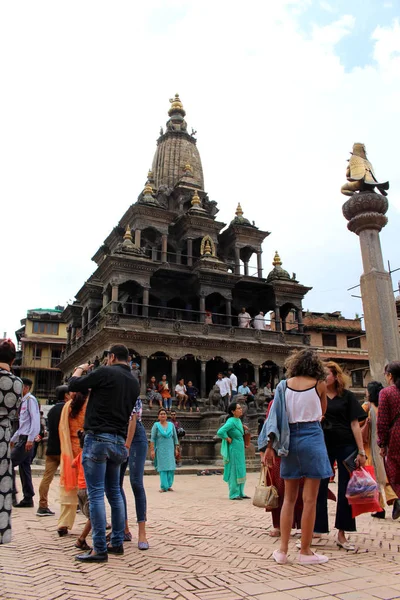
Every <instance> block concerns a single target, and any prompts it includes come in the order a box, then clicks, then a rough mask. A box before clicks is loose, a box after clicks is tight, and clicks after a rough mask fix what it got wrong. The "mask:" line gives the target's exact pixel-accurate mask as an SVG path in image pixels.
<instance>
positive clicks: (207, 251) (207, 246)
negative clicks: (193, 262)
mask: <svg viewBox="0 0 400 600" xmlns="http://www.w3.org/2000/svg"><path fill="white" fill-rule="evenodd" d="M204 255H205V256H211V255H212V248H211V244H210V240H208V239H207V240H206V243H205V244H204Z"/></svg>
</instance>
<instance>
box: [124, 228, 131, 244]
mask: <svg viewBox="0 0 400 600" xmlns="http://www.w3.org/2000/svg"><path fill="white" fill-rule="evenodd" d="M124 240H129V241H130V242H131V241H132V233H131V228H130V225H127V226H126V231H125V234H124Z"/></svg>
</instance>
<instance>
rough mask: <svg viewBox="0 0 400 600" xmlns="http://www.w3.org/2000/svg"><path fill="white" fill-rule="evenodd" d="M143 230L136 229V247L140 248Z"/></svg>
mask: <svg viewBox="0 0 400 600" xmlns="http://www.w3.org/2000/svg"><path fill="white" fill-rule="evenodd" d="M141 234H142V232H141V230H140V229H135V246H138V247H139V248H140V242H141Z"/></svg>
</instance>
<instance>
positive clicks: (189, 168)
mask: <svg viewBox="0 0 400 600" xmlns="http://www.w3.org/2000/svg"><path fill="white" fill-rule="evenodd" d="M184 169H185V173H187V171H190V173H193V168H192V165H191V164H189V163H188V162H187V163H186V165H185V166H184Z"/></svg>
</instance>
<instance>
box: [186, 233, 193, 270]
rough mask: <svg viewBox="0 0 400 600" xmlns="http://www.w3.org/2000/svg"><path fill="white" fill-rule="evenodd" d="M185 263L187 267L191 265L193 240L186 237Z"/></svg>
mask: <svg viewBox="0 0 400 600" xmlns="http://www.w3.org/2000/svg"><path fill="white" fill-rule="evenodd" d="M187 264H188V267H191V266H192V265H193V240H192V238H188V240H187Z"/></svg>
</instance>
